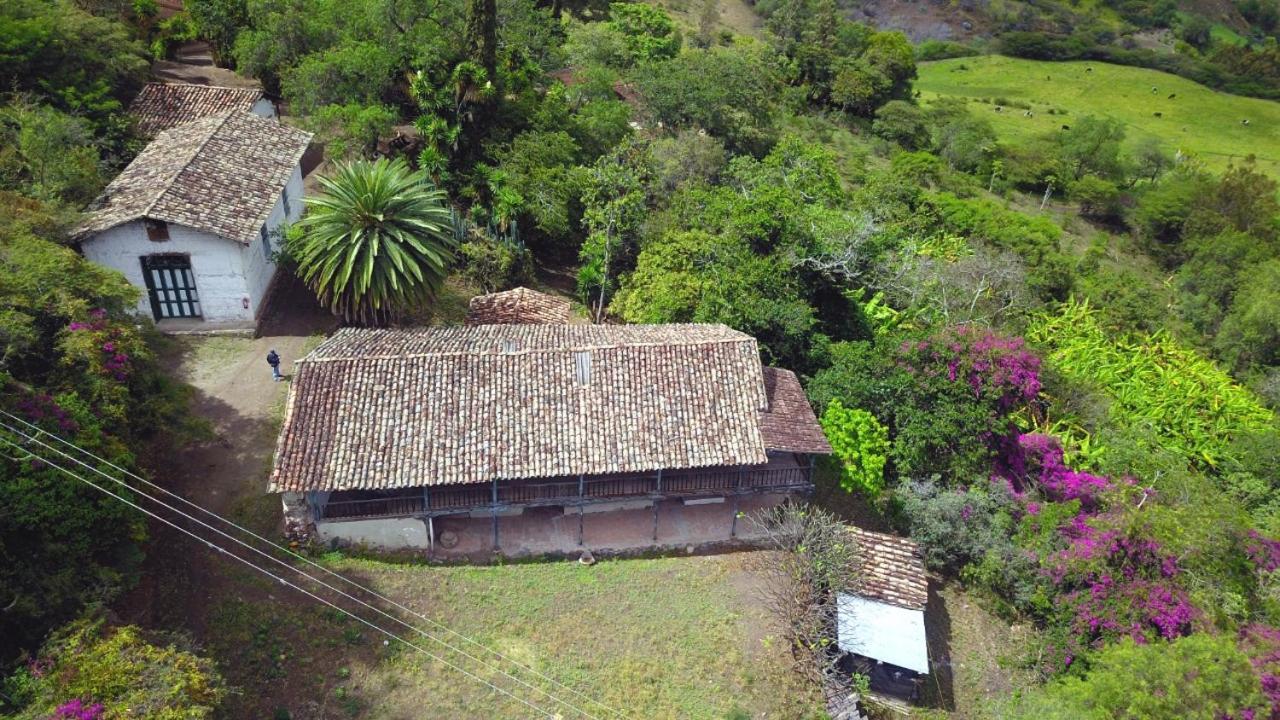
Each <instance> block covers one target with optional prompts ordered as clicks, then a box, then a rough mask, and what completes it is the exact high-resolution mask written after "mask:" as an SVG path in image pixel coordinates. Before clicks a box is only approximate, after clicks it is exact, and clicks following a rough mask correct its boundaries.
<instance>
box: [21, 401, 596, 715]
mask: <svg viewBox="0 0 1280 720" xmlns="http://www.w3.org/2000/svg"><path fill="white" fill-rule="evenodd" d="M0 412H4V411H2V410H0ZM4 414H6V415H9V413H4ZM10 417H12V415H10ZM19 420H20V421H21V419H20V418H19ZM23 422H24V424H26V425H28V426H30V425H31V424H30V423H26V422H25V421H23ZM0 427H3V428H5V429H7V430H9V431H10V432H14V433H16V434H18V435H20V436H22V437H24V438H26V439H27V440H28V441H31V442H35V443H38V444H40V445H41V446H42V447H45V448H47V449H49V450H51V451H53V452H55V453H57V454H58V455H60V456H62V457H64V458H66V459H68V460H70V461H72V462H74V463H76V464H78V465H80V466H81V467H84V468H87V469H89V470H91V471H93V472H95V473H97V474H99V475H101V476H102V477H105V478H107V479H108V480H110V481H112V482H114V483H116V484H117V485H120V486H121V487H124V488H125V489H127V490H130V491H131V492H137V490H136V489H135V488H132V487H130V486H129V484H128V483H126V482H124V481H122V480H120V479H119V478H115V477H112V476H111V475H109V474H107V473H105V472H103V471H102V470H100V469H98V468H95V467H93V466H91V465H88V464H87V463H85V462H83V461H81V460H78V459H76V458H74V457H72V456H70V455H68V454H67V453H65V452H63V451H61V450H58V449H57V448H54V447H52V446H50V445H49V444H47V443H45V442H44V441H42V440H40V439H39V435H38V434H45V435H50V433H47V432H45V431H44V430H42V429H41V428H38V427H37V428H36V432H37V433H38V434H37V435H34V436H33V435H28V434H27V433H25V432H22V431H20V430H17V429H15V428H13V427H12V426H10V425H6V424H4V423H0ZM62 442H64V443H67V444H68V445H70V446H71V447H75V448H76V449H77V450H80V451H81V452H84V453H86V454H88V455H90V456H93V457H97V456H94V455H93V453H90V452H88V451H87V450H84V449H83V448H80V447H78V446H76V445H74V444H72V443H69V442H68V441H66V440H63V441H62ZM42 459H43V458H42ZM98 459H99V460H102V459H101V458H98ZM102 462H106V463H107V464H109V465H111V463H110V462H109V461H106V460H102ZM112 467H117V466H115V465H112ZM122 472H127V471H123V470H122ZM143 482H147V483H148V484H150V485H152V486H155V485H154V483H150V481H147V480H143ZM155 487H159V486H155ZM162 489H163V488H162ZM166 492H167V491H166ZM138 494H139V495H141V496H142V497H144V498H146V499H148V500H150V501H152V502H154V503H156V504H158V505H160V506H162V507H164V508H166V509H168V510H171V511H173V512H175V513H177V514H179V515H181V516H182V517H184V518H186V519H188V520H191V521H193V522H195V523H197V524H199V525H201V526H203V527H205V528H208V529H209V530H212V531H213V532H215V533H218V534H219V535H221V536H222V537H225V538H227V539H228V540H231V541H232V542H234V543H236V544H238V545H240V546H242V547H245V548H248V549H249V550H252V551H253V552H255V553H257V554H259V555H262V556H263V557H265V558H267V559H268V560H271V561H272V562H274V563H276V564H278V565H281V566H282V567H284V568H286V569H288V570H292V571H294V572H296V573H298V574H300V575H302V576H303V577H305V578H307V579H308V580H311V581H312V582H314V583H317V584H319V585H321V586H323V587H325V588H326V589H328V590H331V591H333V592H336V593H338V594H339V595H341V596H343V597H345V598H347V599H349V600H353V601H355V602H357V603H359V604H361V605H362V606H364V607H366V608H369V609H370V610H373V611H374V612H376V613H378V614H379V615H382V616H383V617H386V618H389V619H391V620H392V621H394V622H397V623H399V624H401V625H403V626H404V627H406V628H409V629H410V630H412V631H414V632H416V633H417V634H419V635H421V636H423V637H425V638H427V639H429V640H432V641H434V642H437V643H440V644H441V645H444V646H445V647H447V648H449V649H450V650H452V651H454V652H456V653H458V654H460V655H462V656H464V657H466V658H468V659H470V660H473V661H475V662H478V663H480V664H481V665H484V666H485V667H487V668H489V669H490V670H493V671H496V672H499V673H501V674H503V675H505V676H507V677H509V678H511V679H512V680H514V681H516V682H517V683H519V684H521V685H524V686H525V687H526V688H529V689H530V690H533V691H535V692H538V693H541V694H542V695H545V696H546V697H547V698H549V699H551V700H552V701H554V702H556V703H558V704H560V705H563V706H565V707H567V708H569V709H571V710H573V711H574V712H577V713H578V714H581V715H584V716H586V717H588V718H594V717H595V716H593V715H591V714H590V713H588V712H586V711H584V710H582V709H581V708H578V707H577V706H575V705H574V704H572V703H570V702H567V701H565V700H563V699H561V698H559V697H557V696H556V695H554V694H552V693H550V692H547V691H546V690H544V689H542V688H540V687H537V686H535V685H532V684H530V683H528V682H526V681H524V680H523V679H521V678H518V677H516V676H514V675H512V674H511V673H508V672H507V671H506V670H504V669H502V668H500V667H498V666H496V665H494V664H492V663H489V662H487V661H485V660H481V659H480V658H477V657H475V656H474V655H471V654H470V653H468V652H466V651H465V650H460V649H459V648H457V647H456V646H454V645H452V644H450V643H448V642H446V641H444V640H441V639H440V638H438V637H436V636H435V635H432V634H431V633H428V632H426V631H424V630H422V629H420V628H417V627H414V626H413V625H411V624H409V623H407V622H405V621H404V620H402V619H400V618H398V617H396V616H394V615H392V614H390V613H387V612H386V611H384V610H382V609H381V608H379V607H376V606H374V605H372V604H370V603H368V602H365V601H364V600H362V599H360V598H357V597H355V596H352V595H351V594H349V593H347V592H344V591H343V590H341V589H339V588H336V587H334V586H332V585H330V584H329V583H326V582H324V581H323V580H320V579H319V578H316V577H315V576H313V575H310V574H308V573H306V572H304V571H302V570H300V569H298V568H296V567H294V566H293V565H290V564H289V563H287V562H285V561H284V560H281V559H280V558H277V557H274V556H272V555H271V554H270V553H267V552H264V551H263V550H261V549H259V548H256V547H253V546H252V545H249V544H248V543H245V542H244V541H242V540H240V539H239V538H236V537H233V536H231V535H229V534H227V533H225V532H223V531H222V530H219V529H218V528H215V527H213V526H211V525H209V524H208V523H206V522H204V521H202V520H200V519H199V518H195V517H192V516H191V515H189V514H187V513H185V512H183V511H182V510H179V509H177V508H174V507H173V506H171V505H169V504H167V503H165V502H163V501H161V500H158V499H156V498H154V497H152V496H150V495H148V494H146V493H138ZM169 494H170V495H173V493H169ZM174 497H180V496H177V495H174ZM188 504H190V505H192V506H193V507H196V508H199V509H201V510H202V511H204V512H206V513H208V514H210V515H213V516H214V517H217V518H219V519H221V520H223V522H227V523H229V524H232V525H234V523H231V522H230V521H229V520H226V519H224V518H221V517H220V516H218V515H216V514H215V513H213V512H212V511H209V510H204V508H201V507H200V506H199V505H196V504H195V503H190V502H188ZM237 527H238V526H237ZM244 531H245V532H249V533H250V534H253V533H252V532H251V531H248V530H247V529H245V530H244ZM255 536H256V535H255ZM264 542H267V543H268V544H272V543H270V541H266V540H264ZM335 575H336V574H335ZM336 576H337V577H342V576H341V575H336ZM353 584H354V583H353ZM357 587H359V586H358V585H357ZM366 592H371V591H368V590H366ZM375 594H376V593H375ZM437 624H438V623H437ZM472 642H475V641H472ZM477 644H478V643H477ZM481 647H483V646H481Z"/></svg>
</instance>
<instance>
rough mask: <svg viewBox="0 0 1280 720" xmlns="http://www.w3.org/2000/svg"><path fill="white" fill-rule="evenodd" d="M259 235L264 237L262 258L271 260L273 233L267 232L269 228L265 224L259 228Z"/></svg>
mask: <svg viewBox="0 0 1280 720" xmlns="http://www.w3.org/2000/svg"><path fill="white" fill-rule="evenodd" d="M258 234H260V235H262V257H264V258H266V259H268V260H270V259H271V233H269V232H267V226H266V225H265V224H264V225H263V226H262V227H260V228H258Z"/></svg>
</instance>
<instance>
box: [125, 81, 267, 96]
mask: <svg viewBox="0 0 1280 720" xmlns="http://www.w3.org/2000/svg"><path fill="white" fill-rule="evenodd" d="M147 85H160V86H162V87H193V88H209V89H211V90H235V91H236V92H254V93H258V94H259V95H265V94H266V90H265V89H263V88H251V87H247V88H240V87H232V86H230V85H205V84H204V83H193V82H177V83H171V82H162V81H159V80H152V81H150V82H148V83H147Z"/></svg>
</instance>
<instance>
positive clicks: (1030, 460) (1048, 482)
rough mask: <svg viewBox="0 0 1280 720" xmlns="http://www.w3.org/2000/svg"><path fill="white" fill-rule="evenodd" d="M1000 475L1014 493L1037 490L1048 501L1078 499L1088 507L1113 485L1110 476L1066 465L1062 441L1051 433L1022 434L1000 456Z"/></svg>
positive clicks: (1096, 501)
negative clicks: (1074, 468)
mask: <svg viewBox="0 0 1280 720" xmlns="http://www.w3.org/2000/svg"><path fill="white" fill-rule="evenodd" d="M997 474H999V475H1001V476H1003V477H1004V478H1006V479H1007V480H1008V481H1009V482H1010V484H1011V486H1012V488H1013V489H1014V491H1015V492H1025V491H1027V490H1029V489H1038V490H1039V491H1040V492H1041V493H1042V494H1043V495H1044V497H1045V498H1046V499H1048V500H1053V501H1057V502H1061V501H1065V500H1079V501H1080V503H1081V504H1082V505H1083V506H1084V507H1087V508H1092V507H1096V506H1097V504H1098V500H1099V498H1100V497H1101V496H1102V495H1103V493H1105V492H1107V491H1108V490H1111V489H1112V488H1113V487H1114V484H1113V483H1112V481H1111V479H1110V478H1106V477H1103V476H1101V475H1093V474H1091V473H1086V472H1081V471H1079V470H1072V469H1071V468H1069V467H1067V465H1066V462H1065V461H1064V460H1063V452H1062V445H1061V443H1059V442H1058V440H1057V439H1056V438H1054V437H1051V436H1049V435H1039V434H1022V435H1019V436H1018V438H1017V441H1016V443H1014V444H1013V445H1012V447H1011V448H1010V449H1008V450H1006V452H1004V453H1002V454H1001V456H1000V458H999V459H998V462H997Z"/></svg>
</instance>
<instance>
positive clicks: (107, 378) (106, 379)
mask: <svg viewBox="0 0 1280 720" xmlns="http://www.w3.org/2000/svg"><path fill="white" fill-rule="evenodd" d="M59 350H60V351H61V354H62V365H63V366H64V367H68V368H74V369H78V370H82V371H83V372H82V377H83V380H81V382H80V385H79V388H78V390H79V391H80V392H81V394H82V395H84V396H85V397H86V399H88V400H89V401H90V402H91V403H92V404H93V406H94V409H95V411H96V412H98V413H99V414H100V415H102V416H104V417H108V418H111V419H115V420H122V419H123V418H124V415H125V413H126V410H127V408H126V406H127V405H128V402H129V397H130V389H129V384H130V381H131V380H132V379H133V376H134V374H135V366H136V365H137V361H139V360H143V359H149V358H150V350H149V349H148V347H147V345H146V342H145V340H144V339H143V337H142V335H141V334H140V333H139V332H138V331H137V330H136V329H135V328H134V327H133V326H132V325H129V324H127V323H125V322H123V321H120V320H113V319H111V318H109V317H108V316H107V314H106V312H105V311H103V310H93V311H91V312H90V313H89V314H88V316H87V318H86V319H84V320H77V321H74V322H71V323H69V324H68V325H67V326H66V330H64V331H63V333H62V335H61V337H60V339H59Z"/></svg>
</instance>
